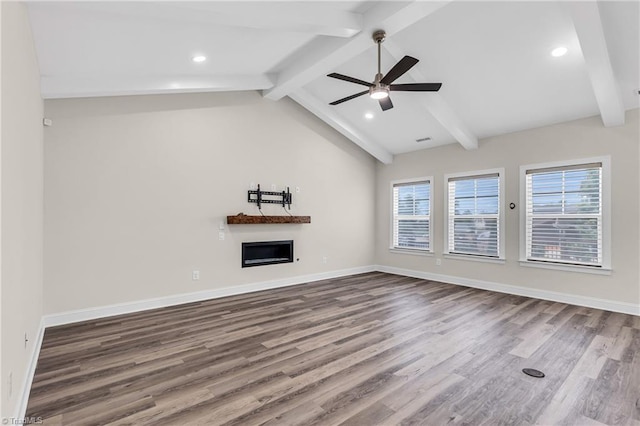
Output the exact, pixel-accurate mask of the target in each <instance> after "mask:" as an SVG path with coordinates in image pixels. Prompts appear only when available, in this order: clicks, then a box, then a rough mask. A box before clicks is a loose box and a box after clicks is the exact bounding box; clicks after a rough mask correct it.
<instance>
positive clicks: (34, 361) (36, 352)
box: [15, 318, 45, 419]
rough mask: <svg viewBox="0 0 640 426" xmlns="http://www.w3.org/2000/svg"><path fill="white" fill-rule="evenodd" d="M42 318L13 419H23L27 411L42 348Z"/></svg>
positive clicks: (43, 326)
mask: <svg viewBox="0 0 640 426" xmlns="http://www.w3.org/2000/svg"><path fill="white" fill-rule="evenodd" d="M44 330H45V325H44V318H42V319H41V320H40V326H39V328H38V335H37V336H36V340H35V341H34V342H33V348H32V350H31V356H30V357H29V364H28V365H27V374H26V375H25V378H24V382H23V383H22V393H21V394H20V401H19V402H18V412H17V415H16V416H15V419H24V418H25V416H26V413H27V404H28V403H29V394H30V393H31V385H32V383H33V377H34V376H35V374H36V366H37V365H38V358H39V357H40V349H41V348H42V339H43V338H44Z"/></svg>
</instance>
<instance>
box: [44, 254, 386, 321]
mask: <svg viewBox="0 0 640 426" xmlns="http://www.w3.org/2000/svg"><path fill="white" fill-rule="evenodd" d="M375 270H376V269H375V266H373V265H368V266H361V267H356V268H349V269H340V270H336V271H329V272H320V273H317V274H310V275H300V276H296V277H290V278H282V279H277V280H270V281H262V282H257V283H251V284H243V285H237V286H233V287H224V288H217V289H213V290H205V291H199V292H194V293H184V294H177V295H173V296H166V297H159V298H155V299H146V300H139V301H135V302H127V303H119V304H115V305H107V306H98V307H95V308H89V309H80V310H76V311H68V312H62V313H59V314H50V315H45V316H44V318H43V320H44V326H45V327H55V326H58V325H65V324H72V323H75V322H81V321H89V320H94V319H99V318H106V317H111V316H115V315H122V314H130V313H134V312H140V311H146V310H149V309H157V308H164V307H167V306H175V305H181V304H184V303H191V302H200V301H202V300H208V299H218V298H220V297H227V296H235V295H238V294H244V293H252V292H255V291H262V290H269V289H274V288H280V287H288V286H292V285H299V284H305V283H310V282H314V281H321V280H327V279H332V278H339V277H344V276H347V275H354V274H362V273H366V272H373V271H375Z"/></svg>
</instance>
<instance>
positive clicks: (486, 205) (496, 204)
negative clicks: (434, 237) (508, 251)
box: [447, 173, 501, 257]
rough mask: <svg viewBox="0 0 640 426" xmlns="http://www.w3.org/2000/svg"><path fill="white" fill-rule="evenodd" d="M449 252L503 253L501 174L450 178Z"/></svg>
mask: <svg viewBox="0 0 640 426" xmlns="http://www.w3.org/2000/svg"><path fill="white" fill-rule="evenodd" d="M447 186H448V201H449V205H448V215H447V216H448V229H447V237H448V252H449V253H453V254H469V255H475V256H486V257H499V256H500V203H501V201H500V175H499V174H498V173H492V174H487V175H481V176H463V177H451V178H449V179H448V183H447Z"/></svg>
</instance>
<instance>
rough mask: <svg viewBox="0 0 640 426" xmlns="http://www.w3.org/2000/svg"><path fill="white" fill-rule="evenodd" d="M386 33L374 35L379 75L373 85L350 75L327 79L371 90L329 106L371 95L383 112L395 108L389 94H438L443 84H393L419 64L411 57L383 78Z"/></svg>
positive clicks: (380, 32) (403, 59) (402, 61)
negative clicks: (381, 46)
mask: <svg viewBox="0 0 640 426" xmlns="http://www.w3.org/2000/svg"><path fill="white" fill-rule="evenodd" d="M385 37H386V33H385V32H384V31H382V30H379V31H376V32H374V33H373V41H375V42H376V44H377V45H378V73H377V74H376V77H375V79H374V80H373V83H369V82H366V81H363V80H360V79H357V78H353V77H349V76H348V75H343V74H338V73H335V72H334V73H331V74H328V75H327V77H331V78H337V79H338V80H344V81H348V82H350V83H355V84H361V85H363V86H367V87H368V88H369V89H368V90H365V91H362V92H359V93H356V94H355V95H351V96H347V97H346V98H342V99H338V100H337V101H334V102H331V103H330V104H329V105H338V104H341V103H343V102H346V101H350V100H351V99H355V98H357V97H359V96H362V95H365V94H367V93H368V94H369V96H371V98H373V99H377V100H378V102H380V107H381V108H382V110H383V111H386V110H388V109H391V108H393V103H392V102H391V99H390V98H389V92H437V91H438V90H440V87H441V86H442V83H408V84H391V83H393V82H394V81H396V80H397V79H398V78H400V76H402V75H403V74H404V73H406V72H407V71H409V70H410V69H411V67H413V66H414V65H415V64H417V63H418V60H417V59H416V58H412V57H411V56H405V57H404V58H402V59H400V61H398V63H397V64H395V65H394V66H393V68H391V69H390V70H389V72H388V73H387V74H386V75H385V76H383V75H382V73H381V72H380V45H381V44H382V42H383V41H384V39H385Z"/></svg>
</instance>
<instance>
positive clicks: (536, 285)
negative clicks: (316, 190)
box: [376, 110, 640, 304]
mask: <svg viewBox="0 0 640 426" xmlns="http://www.w3.org/2000/svg"><path fill="white" fill-rule="evenodd" d="M638 116H639V114H638V110H633V111H628V112H627V118H626V125H624V126H621V127H614V128H605V127H604V126H603V125H602V121H601V120H600V118H599V117H593V118H589V119H584V120H577V121H572V122H568V123H563V124H558V125H553V126H548V127H543V128H538V129H533V130H527V131H523V132H518V133H512V134H508V135H503V136H497V137H493V138H488V139H485V140H483V141H481V142H480V147H479V149H477V150H475V151H465V150H464V149H463V148H461V147H460V146H458V145H447V146H443V147H439V148H435V149H430V150H426V151H419V152H415V153H411V154H404V155H399V156H396V157H395V159H394V162H393V164H390V165H383V164H378V170H377V203H376V204H377V209H376V211H377V213H378V216H377V219H376V238H377V241H376V260H377V263H378V264H380V265H386V266H392V267H396V268H405V269H410V270H415V271H423V272H424V271H426V272H430V273H434V274H443V275H448V276H453V277H460V278H466V279H474V280H481V281H488V282H493V283H499V284H507V285H514V286H521V287H529V288H532V289H537V290H544V291H554V292H560V293H569V294H572V295H577V296H583V297H584V296H586V297H593V298H599V299H606V300H611V301H618V302H623V303H636V304H637V303H640V285H639V282H638V280H639V277H638V267H637V264H638V258H639V246H638V242H639V234H638V217H639V214H640V213H639V208H638V202H639V200H638V197H637V196H635V194H638V185H639V176H638V160H637V159H638V147H639V144H640V131H639V120H638ZM604 155H610V156H611V169H612V170H611V172H612V219H613V220H612V237H611V241H612V267H613V273H612V274H611V276H601V275H592V274H585V273H576V272H565V271H555V270H547V269H538V268H528V267H522V266H520V265H519V263H518V260H519V259H518V257H519V245H518V244H519V243H518V242H519V220H518V219H519V216H518V215H519V209H520V208H521V207H522V206H519V204H520V202H519V200H520V199H519V166H520V165H523V164H533V163H544V162H552V161H560V160H571V159H580V158H588V157H595V156H604ZM500 167H504V168H505V172H506V179H505V189H506V192H505V198H506V199H505V200H504V202H505V203H504V204H505V205H508V204H509V203H510V202H514V203H516V204H518V208H517V209H515V210H508V209H507V210H506V212H505V220H506V223H505V225H506V226H505V232H506V264H504V265H500V264H490V263H479V262H473V261H469V260H457V259H455V260H453V259H449V258H444V259H442V265H441V266H436V259H438V258H442V252H443V249H444V242H443V239H444V219H445V218H444V206H443V203H444V182H443V176H444V175H445V174H448V173H455V172H465V171H474V170H483V169H491V168H500ZM419 176H434V180H435V182H434V185H433V197H434V198H433V200H434V204H433V214H434V218H433V220H434V227H433V234H434V241H433V242H434V251H435V255H434V256H433V257H424V256H415V255H407V254H398V253H392V252H390V250H389V233H390V207H389V205H390V204H389V199H390V181H392V180H396V179H405V178H412V177H419ZM632 194H633V195H632Z"/></svg>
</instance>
